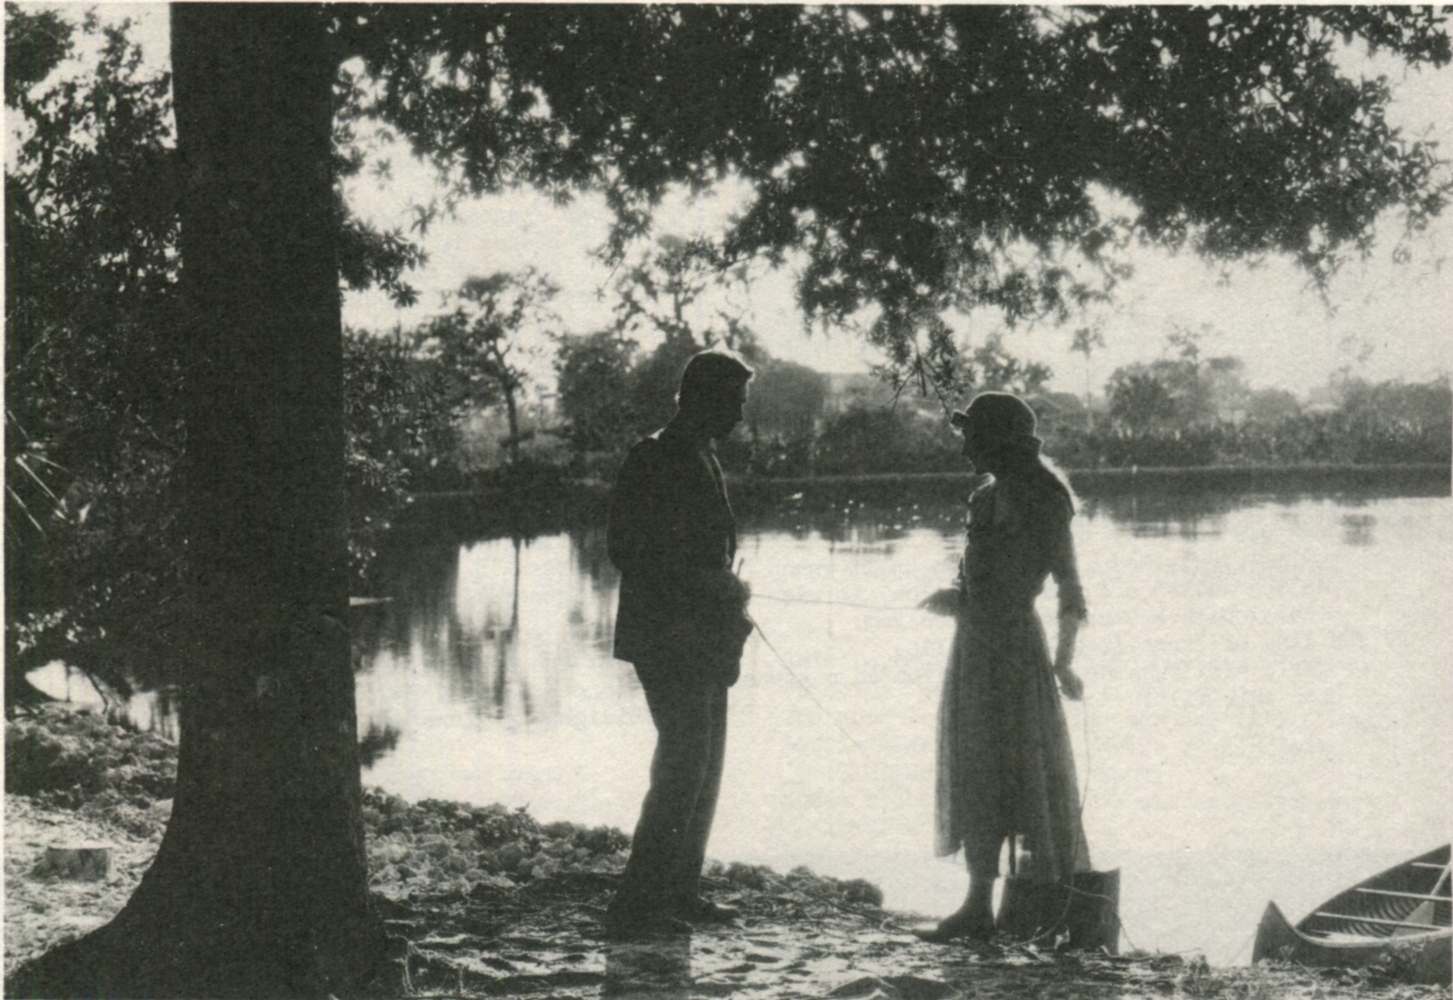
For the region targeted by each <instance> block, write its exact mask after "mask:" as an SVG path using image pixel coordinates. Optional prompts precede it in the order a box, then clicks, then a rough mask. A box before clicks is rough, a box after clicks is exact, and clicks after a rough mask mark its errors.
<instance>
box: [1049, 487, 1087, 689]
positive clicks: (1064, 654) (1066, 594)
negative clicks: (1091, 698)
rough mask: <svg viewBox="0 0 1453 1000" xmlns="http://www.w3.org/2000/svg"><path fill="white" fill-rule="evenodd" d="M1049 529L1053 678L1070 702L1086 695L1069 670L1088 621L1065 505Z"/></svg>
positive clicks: (1069, 510)
mask: <svg viewBox="0 0 1453 1000" xmlns="http://www.w3.org/2000/svg"><path fill="white" fill-rule="evenodd" d="M1057 514H1058V516H1056V517H1055V518H1054V519H1053V524H1052V527H1051V528H1050V561H1049V571H1050V575H1052V576H1053V577H1054V583H1055V588H1056V590H1057V596H1058V598H1059V640H1058V642H1057V643H1056V644H1055V651H1054V675H1055V677H1057V678H1059V689H1060V691H1061V692H1062V693H1063V694H1064V696H1065V697H1066V698H1068V699H1070V700H1071V701H1079V700H1080V699H1081V698H1083V697H1084V695H1085V682H1084V681H1082V680H1080V678H1079V675H1078V674H1076V673H1075V672H1074V670H1073V669H1072V666H1071V665H1072V664H1073V663H1074V659H1075V639H1076V637H1077V636H1078V635H1079V632H1080V628H1081V626H1083V625H1084V624H1085V622H1086V620H1087V618H1088V615H1087V613H1086V611H1085V592H1084V588H1082V587H1081V586H1080V571H1079V566H1078V565H1077V564H1076V562H1075V540H1074V536H1073V535H1072V534H1071V532H1070V519H1071V517H1072V516H1073V511H1072V510H1071V509H1070V505H1069V503H1068V502H1067V501H1066V502H1065V503H1064V505H1063V508H1062V509H1060V510H1059V511H1058V512H1057Z"/></svg>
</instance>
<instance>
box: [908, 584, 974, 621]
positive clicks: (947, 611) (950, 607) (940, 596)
mask: <svg viewBox="0 0 1453 1000" xmlns="http://www.w3.org/2000/svg"><path fill="white" fill-rule="evenodd" d="M962 597H963V595H962V594H961V593H960V592H959V588H957V587H945V588H943V589H942V590H936V591H934V592H933V593H932V594H930V595H928V596H927V597H925V598H924V599H923V600H922V601H920V602H919V604H918V606H919V607H920V608H927V609H928V610H929V611H932V612H933V613H934V614H936V615H951V614H955V613H956V612H957V611H958V609H959V602H960V600H961V599H962Z"/></svg>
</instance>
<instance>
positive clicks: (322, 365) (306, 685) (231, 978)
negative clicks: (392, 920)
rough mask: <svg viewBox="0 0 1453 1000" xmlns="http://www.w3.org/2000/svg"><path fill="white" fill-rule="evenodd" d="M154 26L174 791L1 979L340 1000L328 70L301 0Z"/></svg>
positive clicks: (342, 523) (64, 987)
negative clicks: (179, 438)
mask: <svg viewBox="0 0 1453 1000" xmlns="http://www.w3.org/2000/svg"><path fill="white" fill-rule="evenodd" d="M171 24H172V61H173V72H174V93H175V108H176V119H177V141H178V149H179V153H180V160H181V163H182V171H183V177H182V182H183V186H184V195H183V202H182V228H181V241H180V246H181V258H182V281H183V290H184V301H185V303H186V308H187V315H186V322H187V324H188V329H187V330H186V332H185V338H184V344H185V347H184V348H183V349H184V350H185V352H186V355H187V357H186V361H187V374H186V390H185V391H186V400H185V403H186V407H187V410H186V413H187V440H186V454H185V460H184V461H185V474H186V477H187V479H186V482H187V488H188V499H187V506H186V515H185V516H186V517H187V518H188V525H187V527H188V573H189V577H188V593H187V599H188V602H189V604H190V607H189V608H188V609H187V610H188V612H189V614H188V615H187V620H188V622H189V632H188V635H187V636H186V637H185V638H186V641H188V642H189V643H191V644H192V647H193V649H194V656H193V658H192V660H191V665H190V668H189V669H188V671H187V672H186V675H185V677H184V678H183V681H182V688H181V697H180V721H181V746H180V748H179V755H178V763H177V792H176V799H175V805H174V808H173V812H172V819H171V822H170V824H169V826H168V828H167V831H166V836H165V838H164V839H163V841H162V844H161V848H160V850H159V852H158V854H157V857H156V860H155V862H154V863H153V865H152V867H151V869H150V870H149V871H148V872H147V873H146V876H145V877H144V878H143V880H142V882H141V885H140V886H139V887H138V889H137V891H136V893H135V894H134V895H133V897H132V899H131V900H130V901H129V902H128V903H127V905H126V907H125V908H124V909H123V910H122V912H121V913H120V914H118V915H117V917H116V919H115V920H114V921H112V923H110V924H108V925H107V926H106V927H103V928H101V929H100V930H98V931H97V932H95V933H94V934H92V935H90V936H88V937H86V938H83V939H81V940H80V941H78V942H74V943H73V944H71V945H68V946H65V947H63V948H61V949H57V950H55V951H53V952H51V953H49V954H48V955H46V956H42V957H41V958H40V959H39V960H37V962H36V963H34V964H33V965H32V966H30V967H29V968H28V969H26V970H23V973H24V975H23V976H17V978H16V980H15V981H14V982H13V983H11V984H7V987H19V989H20V991H21V992H24V993H33V994H37V995H45V996H54V995H88V996H94V995H98V994H99V995H124V996H248V997H263V996H323V995H327V994H329V993H333V994H338V995H343V994H346V993H352V992H356V991H357V989H358V988H359V986H360V985H361V984H362V983H363V982H365V981H367V980H368V979H369V978H371V976H372V974H373V973H374V971H375V970H376V968H377V965H376V963H377V961H378V959H379V958H380V957H381V956H382V947H381V945H382V934H381V924H380V923H379V921H378V920H377V918H376V916H375V914H374V913H373V911H372V908H371V904H370V902H369V896H368V889H367V871H366V867H365V853H364V840H363V825H362V819H361V814H360V795H361V789H360V781H359V764H358V750H357V718H356V713H355V707H354V691H353V673H352V666H351V662H350V654H349V641H348V629H347V615H348V590H347V582H348V577H347V537H346V512H345V509H344V493H343V481H344V478H343V463H344V437H343V399H342V393H343V379H342V325H341V319H340V300H339V289H338V260H337V252H336V247H335V242H336V232H337V221H336V220H335V219H334V217H333V212H334V208H333V205H334V201H333V174H332V169H331V166H330V165H331V162H332V119H333V114H332V108H333V90H332V88H333V82H334V76H335V71H336V66H335V65H334V63H333V61H332V60H331V58H330V55H329V46H328V44H327V43H328V38H327V35H326V30H325V25H324V21H323V17H322V15H321V13H320V10H319V8H317V7H315V6H313V5H301V4H299V5H292V4H280V5H252V4H211V3H205V4H203V3H198V4H174V5H173V6H172V15H171ZM12 995H13V994H12Z"/></svg>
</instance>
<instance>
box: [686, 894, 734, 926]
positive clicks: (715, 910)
mask: <svg viewBox="0 0 1453 1000" xmlns="http://www.w3.org/2000/svg"><path fill="white" fill-rule="evenodd" d="M678 915H679V916H680V917H681V919H683V920H685V921H686V922H687V923H691V924H729V923H731V922H732V921H733V920H735V919H737V917H739V916H741V915H742V913H741V911H740V910H738V909H737V908H736V907H734V906H723V905H722V904H721V903H713V902H712V901H711V900H709V899H704V898H702V897H701V896H697V897H696V898H695V899H692V900H688V901H687V903H686V904H685V905H684V906H683V907H682V908H681V910H680V911H679V913H678Z"/></svg>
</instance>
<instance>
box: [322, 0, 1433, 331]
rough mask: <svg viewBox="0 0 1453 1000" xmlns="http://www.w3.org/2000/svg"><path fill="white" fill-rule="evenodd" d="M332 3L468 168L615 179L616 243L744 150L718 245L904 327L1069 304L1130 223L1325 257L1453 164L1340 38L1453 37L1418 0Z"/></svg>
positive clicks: (1418, 60) (807, 297)
mask: <svg viewBox="0 0 1453 1000" xmlns="http://www.w3.org/2000/svg"><path fill="white" fill-rule="evenodd" d="M330 10H332V11H333V14H332V16H333V17H334V22H333V24H334V35H335V38H336V39H337V43H338V46H339V54H340V58H356V59H357V61H358V62H357V65H358V66H359V67H360V69H359V73H358V76H359V78H361V79H366V80H368V81H370V83H371V88H370V92H371V93H372V94H373V95H374V96H373V97H372V98H371V99H370V100H368V101H367V102H365V106H364V107H363V109H362V110H363V111H365V112H366V113H367V114H369V115H373V116H376V117H378V118H380V119H382V120H383V121H386V122H387V123H388V124H389V125H390V126H391V127H393V128H396V129H397V130H398V131H399V132H400V133H401V134H402V135H404V136H406V137H407V138H408V139H409V141H410V142H411V143H412V144H413V148H414V150H415V152H416V153H418V154H420V155H423V156H427V157H429V158H431V159H433V160H435V161H436V162H438V163H439V164H440V165H441V169H442V171H443V172H444V174H445V176H447V177H448V178H450V179H451V181H452V182H453V183H454V184H455V185H456V186H457V187H458V188H459V189H460V190H467V191H469V192H474V193H477V192H481V191H493V190H498V189H500V188H501V187H504V186H507V185H509V184H513V183H521V182H524V183H531V184H536V185H539V186H541V187H543V188H545V189H547V190H550V191H554V192H555V193H556V194H557V195H559V196H560V197H562V198H563V197H566V196H568V193H569V192H570V190H572V189H573V188H575V187H577V186H580V185H590V186H597V187H601V188H603V189H604V190H605V191H606V193H607V197H608V200H609V203H610V204H611V206H612V207H613V209H614V210H615V212H616V219H617V225H616V229H615V232H614V233H613V235H612V237H611V240H610V243H609V247H608V253H609V254H610V255H611V256H612V257H613V258H614V259H620V258H621V257H622V256H623V255H624V253H625V248H626V247H627V246H628V244H629V241H630V240H631V239H632V238H634V237H636V236H639V235H641V234H642V233H643V232H644V231H645V230H646V228H647V225H648V222H649V216H650V209H651V207H652V206H653V205H654V204H655V203H656V201H657V200H659V198H660V197H661V196H662V194H663V193H664V192H665V191H666V190H668V189H669V188H670V187H671V186H673V185H685V186H686V187H688V188H691V189H700V188H702V187H705V186H707V185H710V184H711V183H713V182H714V181H715V180H717V179H719V178H721V177H722V176H724V175H726V174H727V173H735V174H737V175H740V176H741V177H743V178H745V179H746V180H748V181H749V182H750V183H751V184H752V185H753V186H754V188H755V191H756V198H755V200H754V202H753V203H752V204H751V206H750V207H749V208H748V209H747V210H746V211H745V212H744V213H743V214H742V215H741V216H740V217H739V218H737V219H736V220H735V221H734V223H733V225H732V227H731V229H730V231H729V233H728V234H727V237H726V240H725V243H724V246H723V248H722V252H723V255H724V257H723V259H725V260H728V261H730V260H740V259H743V258H745V257H748V256H751V255H756V254H764V255H766V256H767V257H768V258H769V259H771V260H774V261H776V262H782V261H784V260H786V259H787V258H788V256H789V254H793V253H805V260H806V263H805V264H804V265H803V267H802V269H801V271H800V275H799V286H798V291H799V296H800V299H801V302H802V305H803V307H804V309H805V310H806V312H807V313H808V314H809V315H810V316H817V317H821V318H824V319H826V320H829V321H839V320H841V319H843V318H844V317H847V316H850V315H852V314H854V313H855V312H857V311H858V310H860V309H862V308H863V307H865V306H866V305H868V304H870V303H871V304H875V305H877V306H878V307H881V309H882V318H881V320H880V323H879V325H878V327H877V328H876V330H875V333H874V336H875V339H879V340H881V341H882V342H884V343H894V342H898V341H901V340H903V339H904V338H906V337H908V336H909V334H910V332H912V331H914V330H917V329H920V328H921V327H922V326H923V325H925V324H927V323H929V322H930V319H929V318H930V317H932V316H934V315H936V314H937V313H939V312H941V311H942V310H943V309H945V308H947V307H950V306H955V307H958V308H971V307H975V306H991V307H994V308H996V309H998V310H999V311H1000V312H1001V313H1002V314H1003V316H1004V317H1005V319H1006V320H1007V321H1009V322H1014V321H1015V320H1018V319H1023V318H1029V317H1040V316H1051V317H1055V318H1063V317H1065V316H1067V315H1068V314H1069V313H1070V311H1071V310H1073V309H1074V308H1076V307H1077V306H1079V305H1082V304H1084V303H1086V302H1088V301H1092V300H1094V299H1097V298H1100V297H1103V296H1105V295H1107V294H1108V293H1109V292H1110V291H1111V290H1112V289H1113V288H1114V286H1115V283H1116V281H1117V280H1119V278H1120V277H1121V276H1122V275H1123V273H1124V256H1123V251H1124V250H1125V248H1126V247H1127V246H1128V245H1129V244H1130V242H1131V241H1132V240H1134V239H1137V238H1139V239H1145V240H1150V241H1154V242H1156V243H1160V244H1163V245H1166V246H1170V247H1183V246H1190V247H1193V248H1194V249H1195V250H1197V251H1198V252H1201V253H1204V254H1206V255H1209V256H1214V257H1218V258H1231V259H1235V258H1245V257H1255V256H1257V255H1261V254H1267V253H1285V254H1290V255H1292V256H1294V257H1295V258H1296V259H1297V260H1298V261H1299V262H1300V263H1301V264H1302V265H1303V267H1305V268H1306V269H1307V270H1308V272H1309V273H1310V274H1311V275H1312V276H1313V277H1314V278H1316V279H1317V280H1325V278H1326V277H1327V275H1329V274H1330V273H1331V272H1332V271H1333V270H1335V268H1336V267H1337V266H1338V265H1339V264H1340V263H1341V262H1342V261H1343V260H1344V259H1345V258H1346V257H1347V255H1348V254H1355V253H1362V252H1366V251H1367V250H1368V249H1369V248H1370V245H1371V239H1372V235H1371V234H1372V231H1373V224H1374V222H1375V221H1376V220H1377V219H1378V217H1379V216H1381V215H1382V214H1383V213H1384V212H1386V211H1388V210H1390V209H1400V210H1402V211H1403V212H1404V213H1405V216H1406V221H1407V224H1408V225H1409V226H1412V227H1414V228H1416V227H1418V226H1420V225H1422V224H1424V223H1425V222H1426V220H1427V219H1428V218H1429V217H1431V216H1432V215H1435V214H1437V213H1438V212H1440V211H1441V210H1442V208H1443V207H1444V204H1445V202H1446V199H1447V195H1448V191H1449V184H1450V181H1449V176H1448V171H1447V169H1446V164H1445V163H1444V162H1443V161H1441V160H1440V159H1438V157H1437V155H1436V144H1435V143H1433V142H1431V141H1427V140H1410V139H1408V138H1407V137H1405V136H1403V135H1402V134H1401V133H1399V132H1398V130H1397V129H1395V128H1393V127H1392V126H1391V125H1390V124H1389V123H1388V121H1387V116H1386V112H1387V105H1388V101H1389V99H1390V90H1389V87H1388V84H1387V82H1386V81H1385V80H1383V79H1376V80H1361V81H1359V80H1354V79H1351V78H1350V77H1349V76H1348V75H1346V73H1345V72H1344V71H1343V70H1342V69H1341V68H1340V67H1339V63H1338V57H1339V53H1340V50H1341V49H1342V48H1343V47H1345V46H1347V45H1351V44H1354V43H1357V42H1359V41H1360V42H1364V43H1366V44H1367V45H1369V46H1371V47H1374V48H1380V49H1386V50H1389V51H1392V52H1393V53H1395V54H1396V55H1398V56H1399V57H1401V58H1402V59H1404V60H1405V61H1406V62H1408V63H1409V64H1411V65H1419V64H1431V65H1435V66H1441V65H1443V64H1445V63H1446V62H1447V61H1448V60H1449V42H1448V36H1447V32H1446V26H1445V23H1444V19H1443V17H1442V15H1440V14H1435V13H1431V12H1429V11H1425V10H1413V9H1409V8H1371V9H1364V8H1331V9H1322V8H1286V7H1251V8H1241V9H1228V8H1188V7H1161V6H1129V7H1108V8H1100V7H1090V8H1059V7H1039V8H1036V7H1022V6H1018V7H1009V6H981V5H968V6H945V7H917V8H910V7H895V6H884V7H796V6H790V5H771V6H758V7H717V6H707V5H700V6H696V5H693V6H660V7H655V6H653V7H639V6H629V7H617V6H607V5H580V6H571V5H551V6H549V7H530V6H523V7H512V6H492V5H491V6H476V5H437V6H386V5H377V6H352V7H342V8H330ZM1097 192H1108V193H1110V194H1113V195H1116V196H1119V198H1122V199H1127V200H1128V202H1129V203H1130V204H1131V205H1133V209H1134V210H1133V211H1132V212H1130V213H1127V214H1125V215H1124V216H1120V215H1116V214H1107V212H1106V210H1105V209H1104V208H1102V204H1106V203H1108V202H1107V201H1106V199H1103V198H1098V197H1097ZM930 335H932V334H931V332H930Z"/></svg>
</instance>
